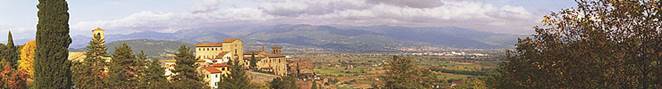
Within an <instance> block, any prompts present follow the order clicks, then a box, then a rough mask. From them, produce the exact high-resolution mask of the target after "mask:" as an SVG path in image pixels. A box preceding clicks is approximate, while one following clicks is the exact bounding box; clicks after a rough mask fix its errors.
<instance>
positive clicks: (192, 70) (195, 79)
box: [173, 45, 207, 89]
mask: <svg viewBox="0 0 662 89" xmlns="http://www.w3.org/2000/svg"><path fill="white" fill-rule="evenodd" d="M178 51H179V52H177V54H175V56H176V57H175V60H176V62H175V70H174V71H173V72H174V73H175V76H174V77H173V83H174V84H173V87H174V88H176V89H184V88H189V89H203V88H205V87H207V85H206V83H205V82H204V80H203V79H202V78H203V76H202V75H201V74H198V72H196V69H197V68H198V65H197V64H196V63H195V62H196V61H197V59H196V58H195V55H193V53H192V51H191V49H189V48H188V47H186V46H184V45H182V46H180V47H179V50H178Z"/></svg>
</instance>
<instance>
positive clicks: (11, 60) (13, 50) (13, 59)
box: [5, 31, 18, 69]
mask: <svg viewBox="0 0 662 89" xmlns="http://www.w3.org/2000/svg"><path fill="white" fill-rule="evenodd" d="M7 38H8V39H7V45H6V46H7V49H6V50H5V52H7V55H6V56H7V58H6V59H5V60H7V61H6V62H7V63H8V64H9V65H10V66H11V67H12V69H16V68H17V67H18V65H17V64H18V63H17V62H18V48H17V47H16V46H14V39H13V38H12V35H11V31H10V32H9V34H8V36H7Z"/></svg>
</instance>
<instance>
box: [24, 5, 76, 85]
mask: <svg viewBox="0 0 662 89" xmlns="http://www.w3.org/2000/svg"><path fill="white" fill-rule="evenodd" d="M37 9H38V11H37V18H38V19H39V20H38V22H37V34H36V35H37V37H36V38H37V57H36V58H35V59H37V60H35V64H34V65H35V66H34V67H35V78H34V81H35V82H34V88H37V89H71V87H72V86H73V83H72V80H71V70H70V68H71V64H70V63H69V61H68V60H67V59H68V58H67V57H68V56H69V50H68V49H69V44H71V37H69V12H67V10H68V9H69V8H68V5H67V1H66V0H39V4H37Z"/></svg>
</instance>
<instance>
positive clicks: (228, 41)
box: [223, 38, 240, 43]
mask: <svg viewBox="0 0 662 89" xmlns="http://www.w3.org/2000/svg"><path fill="white" fill-rule="evenodd" d="M238 40H240V39H239V38H225V39H223V43H231V42H234V41H238Z"/></svg>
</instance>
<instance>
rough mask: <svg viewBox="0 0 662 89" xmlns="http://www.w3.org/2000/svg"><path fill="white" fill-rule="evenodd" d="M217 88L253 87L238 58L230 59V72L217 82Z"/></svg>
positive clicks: (246, 88) (245, 88)
mask: <svg viewBox="0 0 662 89" xmlns="http://www.w3.org/2000/svg"><path fill="white" fill-rule="evenodd" d="M219 83H220V84H218V85H219V87H218V88H219V89H253V88H254V87H252V86H251V82H250V79H248V75H246V71H245V70H244V69H243V67H242V66H241V64H239V60H232V63H230V74H228V75H227V76H223V78H221V81H220V82H219Z"/></svg>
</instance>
